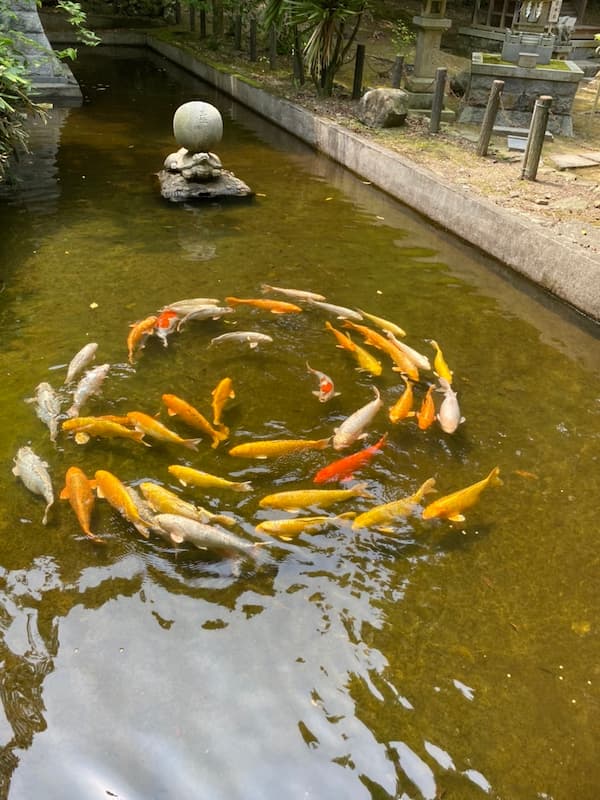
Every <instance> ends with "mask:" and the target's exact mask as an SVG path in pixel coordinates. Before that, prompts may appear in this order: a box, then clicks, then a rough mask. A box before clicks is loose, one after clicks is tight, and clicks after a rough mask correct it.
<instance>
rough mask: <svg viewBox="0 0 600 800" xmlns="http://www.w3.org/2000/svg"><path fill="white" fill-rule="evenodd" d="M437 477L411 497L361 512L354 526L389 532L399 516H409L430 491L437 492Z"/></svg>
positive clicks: (427, 482)
mask: <svg viewBox="0 0 600 800" xmlns="http://www.w3.org/2000/svg"><path fill="white" fill-rule="evenodd" d="M434 487H435V478H428V479H427V480H426V481H425V483H423V484H422V485H421V486H420V487H419V488H418V489H417V491H416V492H415V493H414V494H411V495H410V496H409V497H403V498H401V499H400V500H392V502H391V503H384V504H383V505H381V506H375V508H371V509H370V510H369V511H365V512H364V513H363V514H359V515H358V516H357V517H356V519H355V520H354V522H353V523H352V527H353V528H377V529H378V530H383V531H384V532H385V533H389V529H388V528H387V527H382V526H388V525H389V524H390V523H391V522H393V521H394V520H395V519H397V518H398V517H407V516H408V515H409V514H410V513H411V512H412V511H413V509H414V508H415V506H417V505H418V503H420V502H421V500H422V499H423V497H424V496H425V495H426V494H429V493H430V492H435V491H436V489H435V488H434Z"/></svg>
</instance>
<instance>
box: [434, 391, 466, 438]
mask: <svg viewBox="0 0 600 800" xmlns="http://www.w3.org/2000/svg"><path fill="white" fill-rule="evenodd" d="M438 383H439V385H440V388H439V389H438V390H437V391H438V392H440V391H441V392H443V393H444V399H443V400H442V404H441V406H440V409H439V411H438V413H437V414H436V416H437V418H438V422H439V423H440V426H441V428H442V430H443V431H444V432H445V433H454V431H455V430H456V429H457V428H458V426H459V425H460V424H461V422H464V421H465V418H464V417H463V416H461V413H460V406H459V405H458V399H457V397H456V392H455V391H454V389H453V388H452V387H451V386H450V384H449V383H448V381H447V380H446V378H438Z"/></svg>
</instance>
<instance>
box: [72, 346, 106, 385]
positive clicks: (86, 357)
mask: <svg viewBox="0 0 600 800" xmlns="http://www.w3.org/2000/svg"><path fill="white" fill-rule="evenodd" d="M97 349H98V344H97V343H96V342H90V343H89V344H86V345H85V346H84V347H82V348H81V350H80V351H79V352H78V353H75V355H74V356H73V358H72V359H71V361H70V362H69V366H68V367H67V377H66V378H65V380H64V382H65V384H67V383H71V381H73V380H75V378H76V377H77V375H79V373H80V372H82V371H83V370H84V369H85V367H87V365H88V364H89V363H90V362H91V361H93V360H94V358H95V357H96V350H97Z"/></svg>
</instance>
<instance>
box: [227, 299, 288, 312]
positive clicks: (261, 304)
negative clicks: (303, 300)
mask: <svg viewBox="0 0 600 800" xmlns="http://www.w3.org/2000/svg"><path fill="white" fill-rule="evenodd" d="M225 302H226V303H227V304H228V305H230V306H242V305H244V306H254V308H261V309H262V310H263V311H270V312H271V314H298V313H299V312H301V311H302V309H301V308H300V306H297V305H296V304H295V303H287V302H285V301H284V300H267V299H242V298H240V297H226V298H225Z"/></svg>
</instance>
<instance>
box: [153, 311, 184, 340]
mask: <svg viewBox="0 0 600 800" xmlns="http://www.w3.org/2000/svg"><path fill="white" fill-rule="evenodd" d="M178 322H179V314H178V313H177V312H176V311H171V310H167V311H162V312H161V313H160V314H159V315H158V318H157V320H156V322H155V324H154V334H155V335H156V336H158V338H159V339H160V340H161V341H162V343H163V345H164V346H165V347H167V336H169V334H170V333H173V331H174V330H175V328H176V327H177V324H178Z"/></svg>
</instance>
